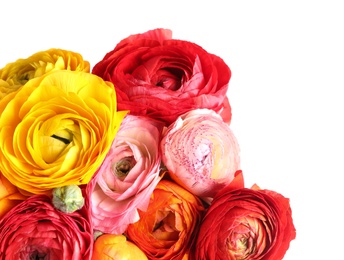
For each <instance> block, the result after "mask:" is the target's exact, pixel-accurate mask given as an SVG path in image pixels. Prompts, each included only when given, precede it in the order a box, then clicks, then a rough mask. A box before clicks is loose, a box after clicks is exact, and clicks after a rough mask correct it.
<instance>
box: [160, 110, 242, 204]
mask: <svg viewBox="0 0 344 260" xmlns="http://www.w3.org/2000/svg"><path fill="white" fill-rule="evenodd" d="M161 151H162V161H163V163H164V165H165V166H166V167H167V169H168V171H169V173H170V175H171V178H172V179H173V180H174V181H176V182H177V183H179V184H180V185H182V186H183V187H185V188H186V189H188V190H189V191H190V192H192V193H194V194H195V195H197V196H200V197H203V198H207V197H208V198H212V197H214V195H215V194H216V193H217V192H218V191H219V190H220V189H222V188H224V187H225V186H226V185H228V184H229V183H230V182H231V181H232V180H233V178H234V174H235V172H236V171H237V170H239V168H240V156H239V145H238V142H237V139H236V137H235V136H234V134H233V132H232V130H231V129H230V127H229V125H228V124H226V123H225V122H224V121H223V120H222V118H221V117H220V116H219V115H218V114H216V113H215V112H214V111H212V110H209V109H196V110H192V111H190V112H188V113H186V114H184V115H182V116H180V117H179V118H178V119H177V120H176V121H175V122H174V123H173V124H171V125H170V126H169V127H168V128H167V129H166V131H165V133H164V136H163V139H162V141H161Z"/></svg>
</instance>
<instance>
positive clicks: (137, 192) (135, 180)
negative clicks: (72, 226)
mask: <svg viewBox="0 0 344 260" xmlns="http://www.w3.org/2000/svg"><path fill="white" fill-rule="evenodd" d="M161 132H162V124H161V123H158V122H156V121H154V120H151V119H149V118H146V117H141V116H134V115H127V116H126V117H125V118H124V120H123V122H122V124H121V126H120V129H119V131H118V133H117V135H116V137H115V140H114V142H113V143H112V146H111V149H110V151H109V153H108V154H107V156H106V158H105V160H104V162H103V164H102V165H101V167H100V169H99V171H98V173H97V175H96V176H95V178H94V179H93V180H92V181H91V183H90V184H89V185H88V188H89V192H90V195H89V196H90V200H91V203H92V217H93V222H94V226H95V229H97V230H99V231H102V232H106V233H113V234H122V233H123V232H124V231H125V230H126V228H127V226H128V225H129V224H130V223H133V222H136V221H137V220H138V219H139V214H138V210H141V211H145V210H146V209H147V207H148V203H149V198H150V196H151V194H152V192H153V189H154V188H155V187H156V185H157V184H158V182H159V181H160V176H159V172H160V164H161V156H160V152H159V143H160V140H161Z"/></svg>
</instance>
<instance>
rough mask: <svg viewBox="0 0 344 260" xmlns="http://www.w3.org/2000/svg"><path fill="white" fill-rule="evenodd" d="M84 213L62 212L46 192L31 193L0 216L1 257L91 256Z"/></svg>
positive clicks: (14, 259)
mask: <svg viewBox="0 0 344 260" xmlns="http://www.w3.org/2000/svg"><path fill="white" fill-rule="evenodd" d="M92 249H93V235H92V226H91V224H90V222H89V219H88V217H87V214H84V212H83V211H77V212H74V213H71V214H65V213H63V212H61V211H59V210H57V209H55V208H54V207H53V205H52V204H51V198H50V197H48V196H46V195H33V196H31V197H29V198H28V199H26V200H25V201H23V202H22V203H20V204H18V205H17V206H16V207H14V208H12V209H11V210H10V211H9V212H8V213H7V214H6V215H5V216H4V217H3V218H2V219H1V220H0V259H6V260H17V259H50V260H61V259H73V260H85V259H91V256H92Z"/></svg>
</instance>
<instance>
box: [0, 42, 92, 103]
mask: <svg viewBox="0 0 344 260" xmlns="http://www.w3.org/2000/svg"><path fill="white" fill-rule="evenodd" d="M53 70H72V71H84V72H90V64H89V62H88V61H85V60H84V59H83V57H82V56H81V54H79V53H77V52H73V51H68V50H63V49H56V48H51V49H48V50H45V51H40V52H37V53H34V54H33V55H31V56H29V57H27V58H24V59H18V60H16V61H15V62H11V63H8V64H7V65H6V66H5V67H4V68H2V69H0V100H1V99H2V98H3V97H4V96H6V95H7V94H9V93H11V92H15V91H16V90H18V89H19V88H20V87H21V86H22V85H24V84H25V83H26V82H27V81H29V80H30V79H33V78H36V77H40V76H42V75H44V74H46V73H48V72H50V71H53Z"/></svg>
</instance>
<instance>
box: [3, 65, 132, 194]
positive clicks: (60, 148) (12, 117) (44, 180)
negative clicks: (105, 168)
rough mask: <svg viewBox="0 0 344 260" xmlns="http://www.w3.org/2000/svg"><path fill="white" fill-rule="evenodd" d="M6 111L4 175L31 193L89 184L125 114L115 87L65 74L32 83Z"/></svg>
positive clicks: (80, 74) (85, 75) (94, 78)
mask: <svg viewBox="0 0 344 260" xmlns="http://www.w3.org/2000/svg"><path fill="white" fill-rule="evenodd" d="M1 109H2V111H3V112H2V113H1V114H0V140H1V142H0V156H1V158H2V159H1V161H0V170H1V172H2V174H3V175H4V176H5V177H6V178H7V179H8V180H9V181H10V182H11V183H12V184H14V185H15V186H17V187H18V188H19V189H21V190H23V191H25V192H27V193H32V194H39V193H46V192H47V191H50V190H51V189H53V188H57V187H60V186H67V185H71V184H75V185H81V184H86V183H88V182H89V180H90V179H91V178H92V176H93V174H94V173H95V172H96V170H97V169H98V168H99V166H100V165H101V163H102V162H103V160H104V158H105V156H106V154H107V152H108V151H109V149H110V147H111V143H112V141H113V139H114V137H115V135H116V132H117V131H118V128H119V125H120V123H121V121H122V119H123V118H124V116H125V114H126V112H124V111H123V112H117V111H116V93H115V91H114V88H113V86H112V84H111V83H110V82H105V81H103V80H102V79H101V78H99V77H97V76H95V75H93V74H90V73H86V72H75V71H66V70H59V71H53V72H50V73H48V74H45V75H43V76H41V77H38V78H35V79H32V80H30V81H28V82H27V83H26V84H25V85H24V86H23V87H22V88H21V89H20V90H19V91H18V92H17V93H16V94H15V95H13V98H12V99H11V100H10V101H9V102H8V103H3V102H1V101H0V110H1Z"/></svg>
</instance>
